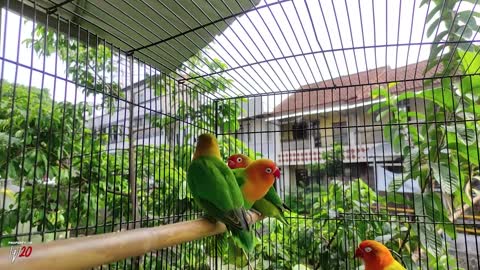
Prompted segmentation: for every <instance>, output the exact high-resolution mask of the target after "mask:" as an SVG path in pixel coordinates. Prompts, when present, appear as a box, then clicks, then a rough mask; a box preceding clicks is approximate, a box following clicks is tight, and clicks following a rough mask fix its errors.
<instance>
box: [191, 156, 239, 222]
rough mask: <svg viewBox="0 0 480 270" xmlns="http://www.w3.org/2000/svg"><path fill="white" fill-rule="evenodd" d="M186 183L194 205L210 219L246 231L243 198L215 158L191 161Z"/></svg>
mask: <svg viewBox="0 0 480 270" xmlns="http://www.w3.org/2000/svg"><path fill="white" fill-rule="evenodd" d="M187 182H188V185H189V187H190V191H191V192H192V195H193V196H194V198H195V201H196V202H197V203H198V204H200V206H201V207H202V208H203V209H204V210H205V211H206V212H207V213H208V214H209V215H211V216H213V217H215V218H217V219H219V220H221V221H222V222H224V223H226V224H227V225H230V226H233V227H235V228H238V229H240V228H244V229H247V230H248V223H247V220H246V216H245V215H246V213H245V209H244V208H243V197H242V193H241V191H240V188H239V187H238V184H237V182H236V179H235V176H234V175H233V173H232V171H231V170H230V168H228V167H227V165H226V164H225V163H223V162H222V161H221V160H220V159H218V158H215V157H200V158H197V159H195V160H193V161H192V163H191V164H190V167H189V168H188V171H187Z"/></svg>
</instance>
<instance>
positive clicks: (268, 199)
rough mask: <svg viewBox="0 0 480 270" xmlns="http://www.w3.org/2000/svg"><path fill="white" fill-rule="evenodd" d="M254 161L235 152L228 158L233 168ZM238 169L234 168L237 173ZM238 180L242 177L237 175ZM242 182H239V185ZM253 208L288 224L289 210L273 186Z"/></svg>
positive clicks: (241, 166)
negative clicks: (287, 215) (286, 213)
mask: <svg viewBox="0 0 480 270" xmlns="http://www.w3.org/2000/svg"><path fill="white" fill-rule="evenodd" d="M251 163H252V159H250V158H249V157H248V156H246V155H243V154H235V155H232V156H230V157H229V158H228V160H227V164H228V167H230V168H231V169H238V168H246V167H247V166H249V165H250V164H251ZM236 172H237V170H234V173H235V174H236ZM237 180H240V181H241V177H240V178H239V177H237ZM240 184H241V183H240V182H239V185H240ZM252 209H253V210H256V211H258V212H260V214H262V215H263V216H266V217H274V218H276V219H278V220H280V221H281V222H282V223H284V224H287V225H288V222H287V220H286V219H285V216H284V211H286V210H289V211H290V208H288V206H287V205H285V204H284V203H283V202H282V199H280V196H278V194H277V192H276V191H275V188H274V187H273V186H272V187H270V189H269V190H268V192H267V194H265V196H264V197H263V198H261V199H260V200H257V201H256V202H255V203H254V204H253V206H252Z"/></svg>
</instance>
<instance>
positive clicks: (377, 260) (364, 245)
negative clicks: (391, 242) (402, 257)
mask: <svg viewBox="0 0 480 270" xmlns="http://www.w3.org/2000/svg"><path fill="white" fill-rule="evenodd" d="M355 257H357V258H360V259H362V260H363V262H364V263H365V270H405V267H403V266H402V265H401V264H400V263H399V262H398V261H396V260H395V259H394V258H393V256H392V254H391V253H390V250H388V248H387V247H386V246H384V245H383V244H382V243H379V242H377V241H374V240H365V241H362V242H361V243H360V244H359V245H358V248H357V250H355Z"/></svg>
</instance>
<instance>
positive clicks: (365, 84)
mask: <svg viewBox="0 0 480 270" xmlns="http://www.w3.org/2000/svg"><path fill="white" fill-rule="evenodd" d="M426 66H427V61H424V62H419V63H414V64H410V65H407V66H403V67H399V68H396V69H392V68H390V67H388V66H387V67H381V68H376V69H371V70H367V71H364V72H360V73H357V74H351V75H347V76H342V77H338V78H335V79H331V80H327V81H323V82H318V83H314V84H309V85H304V86H301V87H300V88H299V89H298V90H297V91H296V92H295V93H294V94H291V95H289V96H288V97H287V98H285V99H283V100H282V102H281V103H280V104H278V105H277V106H276V107H275V108H274V109H273V112H272V113H271V114H272V117H270V118H268V119H267V121H268V122H271V123H276V125H278V126H279V128H280V131H281V136H280V138H279V141H277V142H276V144H277V145H279V148H280V150H279V151H278V153H277V156H276V157H275V160H276V161H277V163H278V164H279V165H280V166H281V167H282V173H283V177H284V181H285V183H284V184H283V186H284V188H285V189H287V190H288V189H290V188H293V189H294V188H296V187H297V186H298V185H309V184H312V183H322V182H324V181H326V180H330V179H342V178H343V179H344V180H346V179H355V178H361V179H363V180H365V181H367V182H368V183H369V185H370V186H371V187H372V188H374V189H375V190H377V191H380V192H381V191H385V190H386V189H387V187H388V184H389V183H390V182H391V181H392V179H393V178H394V177H395V176H396V175H397V174H398V173H401V172H402V160H403V159H402V156H401V155H400V153H398V152H395V151H394V150H393V149H392V144H391V142H390V141H388V140H387V139H386V138H385V137H384V131H385V129H386V128H387V125H386V123H387V121H388V117H389V115H388V114H386V115H382V116H380V115H379V112H373V113H371V112H369V110H370V108H372V106H374V105H375V104H377V103H379V102H380V101H381V100H382V99H381V98H382V97H377V96H372V90H374V89H376V88H379V87H386V86H387V84H388V83H390V82H397V84H396V85H395V86H393V87H391V88H390V90H389V93H390V94H399V93H402V92H405V91H411V90H415V91H419V90H423V88H424V87H432V85H429V86H427V84H424V83H425V82H424V81H423V80H422V79H421V78H424V77H429V76H432V75H433V72H435V69H432V70H430V71H429V72H428V73H427V76H425V74H424V71H425V69H426ZM415 79H418V80H415ZM435 84H436V82H434V85H435ZM345 85H348V86H345ZM398 107H399V109H401V110H404V111H409V110H410V109H412V108H415V110H416V111H423V110H424V103H422V102H420V99H411V100H408V101H404V102H401V103H400V104H398ZM409 121H410V122H411V123H414V122H417V120H415V119H414V118H412V117H411V118H410V120H409ZM334 144H335V145H341V150H339V149H337V154H339V155H340V156H339V157H340V158H339V162H338V164H337V169H336V170H335V171H334V173H331V172H330V175H328V172H327V174H326V175H325V172H323V174H321V173H319V171H320V170H318V169H317V168H318V164H325V162H326V160H325V157H324V155H325V154H326V153H327V151H332V150H333V146H334ZM339 151H341V153H339ZM342 155H343V159H342V158H341V157H342ZM329 159H330V160H332V157H330V158H329ZM404 188H405V190H404V191H405V192H413V191H415V190H418V189H419V188H418V184H417V183H414V182H412V181H410V180H409V181H407V183H405V185H404Z"/></svg>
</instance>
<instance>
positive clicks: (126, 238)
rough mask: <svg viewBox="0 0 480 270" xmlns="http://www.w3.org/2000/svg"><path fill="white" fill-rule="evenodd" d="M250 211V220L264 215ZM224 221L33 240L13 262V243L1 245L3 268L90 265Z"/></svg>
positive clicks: (215, 230) (220, 228)
mask: <svg viewBox="0 0 480 270" xmlns="http://www.w3.org/2000/svg"><path fill="white" fill-rule="evenodd" d="M249 213H250V218H249V219H250V220H249V222H250V223H253V222H257V221H258V220H260V219H261V218H262V217H261V216H259V215H258V214H256V213H253V212H249ZM225 230H226V227H225V225H224V224H223V223H221V222H217V223H216V224H213V223H211V222H209V221H207V220H206V219H197V220H192V221H185V222H179V223H174V224H168V225H164V226H159V227H152V228H142V229H135V230H129V231H123V232H114V233H105V234H99V235H92V236H84V237H78V238H69V239H62V240H56V241H51V242H47V243H38V244H32V245H31V246H32V253H31V255H30V256H29V257H28V258H26V257H18V256H17V258H16V259H15V262H14V263H13V264H12V262H11V258H10V247H5V248H0V269H15V270H38V269H52V270H56V269H59V270H64V269H89V268H92V267H95V266H98V265H102V264H107V263H111V262H116V261H120V260H123V259H125V258H129V257H134V256H141V255H143V254H145V253H147V252H150V251H153V250H158V249H162V248H166V247H170V246H175V245H179V244H182V243H185V242H190V241H194V240H198V239H201V238H204V237H207V236H212V235H216V234H220V233H223V232H225Z"/></svg>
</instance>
